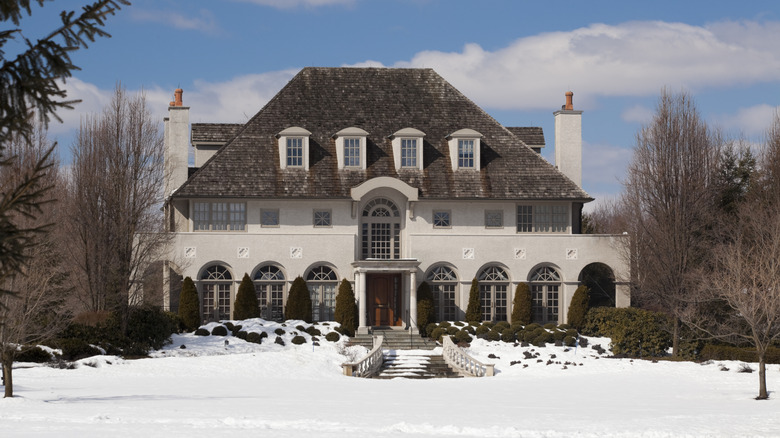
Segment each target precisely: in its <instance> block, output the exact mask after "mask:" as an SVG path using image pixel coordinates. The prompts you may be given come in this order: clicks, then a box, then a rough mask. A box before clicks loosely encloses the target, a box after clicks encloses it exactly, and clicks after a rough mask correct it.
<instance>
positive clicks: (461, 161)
mask: <svg viewBox="0 0 780 438" xmlns="http://www.w3.org/2000/svg"><path fill="white" fill-rule="evenodd" d="M458 168H459V169H473V168H474V140H470V139H460V140H458Z"/></svg>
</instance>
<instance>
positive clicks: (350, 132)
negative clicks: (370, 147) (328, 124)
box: [333, 126, 368, 170]
mask: <svg viewBox="0 0 780 438" xmlns="http://www.w3.org/2000/svg"><path fill="white" fill-rule="evenodd" d="M333 137H334V138H335V139H336V158H337V160H338V167H339V169H355V170H365V168H366V137H368V132H366V131H364V130H362V129H360V128H357V127H354V126H353V127H350V128H346V129H342V130H341V131H339V132H337V133H336V134H335V135H334V136H333Z"/></svg>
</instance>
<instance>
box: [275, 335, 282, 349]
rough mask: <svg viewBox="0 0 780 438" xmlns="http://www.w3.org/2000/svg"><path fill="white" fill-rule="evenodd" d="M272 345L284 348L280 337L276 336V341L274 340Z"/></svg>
mask: <svg viewBox="0 0 780 438" xmlns="http://www.w3.org/2000/svg"><path fill="white" fill-rule="evenodd" d="M274 344H278V345H281V346H282V347H284V339H282V337H281V336H277V337H276V339H275V340H274Z"/></svg>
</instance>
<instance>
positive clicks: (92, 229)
mask: <svg viewBox="0 0 780 438" xmlns="http://www.w3.org/2000/svg"><path fill="white" fill-rule="evenodd" d="M73 155H74V161H73V167H72V175H71V180H70V184H69V189H68V214H69V220H68V226H69V227H70V230H71V233H72V236H73V238H72V239H71V241H70V250H71V253H72V254H73V260H74V262H75V265H76V266H75V272H74V274H75V276H76V283H75V284H76V288H77V290H78V293H79V296H80V297H81V299H82V302H83V304H84V306H85V307H86V309H88V310H93V311H99V310H117V311H119V312H120V315H122V316H126V314H127V312H126V310H127V307H128V306H129V305H132V304H135V303H136V302H137V301H138V298H139V297H137V296H136V295H135V293H134V292H135V291H136V290H139V289H140V288H139V287H136V286H140V284H141V283H142V278H143V275H144V272H145V271H146V269H147V267H148V266H149V264H150V263H152V262H154V261H156V258H157V257H158V254H159V251H160V250H161V248H162V247H163V246H164V245H165V243H166V242H167V241H168V240H169V237H168V236H167V235H166V233H163V228H162V225H163V221H162V214H161V210H160V207H161V205H162V201H163V193H162V188H163V186H164V184H163V182H164V180H163V179H164V171H163V170H164V166H163V141H162V134H161V132H160V126H159V124H157V123H154V122H153V121H152V117H151V112H150V110H149V108H148V107H147V105H146V99H145V97H144V96H143V94H140V95H136V96H128V95H127V94H126V93H125V91H124V90H123V89H122V87H121V85H117V87H116V90H115V92H114V96H113V98H112V100H111V102H110V103H109V104H108V105H107V106H106V108H105V109H104V111H103V112H102V113H101V114H99V115H95V116H90V117H87V118H85V120H84V121H83V122H82V125H81V129H80V131H79V135H78V137H77V140H76V141H75V143H74V146H73ZM121 321H122V327H123V329H124V327H125V323H126V320H125V318H124V317H123V318H122V319H121Z"/></svg>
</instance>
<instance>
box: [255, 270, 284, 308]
mask: <svg viewBox="0 0 780 438" xmlns="http://www.w3.org/2000/svg"><path fill="white" fill-rule="evenodd" d="M254 282H255V294H257V304H258V306H260V316H261V317H262V318H264V319H267V320H270V321H282V320H284V289H285V284H286V283H285V281H284V272H282V270H281V269H280V268H279V267H278V266H275V265H265V266H262V267H260V269H258V270H257V272H255V278H254Z"/></svg>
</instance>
